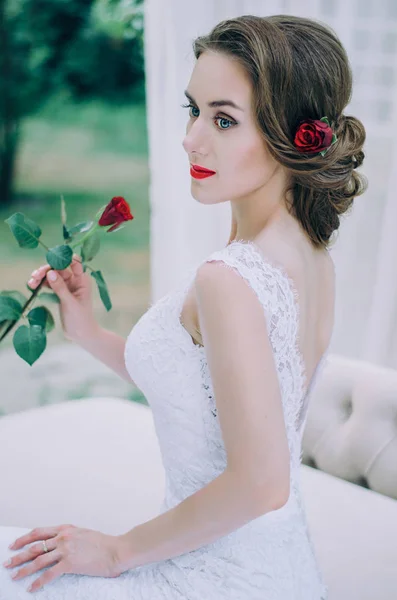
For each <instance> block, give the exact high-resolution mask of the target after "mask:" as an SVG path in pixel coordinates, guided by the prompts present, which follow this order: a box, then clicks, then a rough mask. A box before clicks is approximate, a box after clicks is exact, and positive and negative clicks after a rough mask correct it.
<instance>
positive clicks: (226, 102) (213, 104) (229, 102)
mask: <svg viewBox="0 0 397 600" xmlns="http://www.w3.org/2000/svg"><path fill="white" fill-rule="evenodd" d="M185 96H186V98H187V99H188V100H190V102H193V104H196V105H197V102H196V101H195V100H194V98H192V96H191V95H190V94H189V92H188V91H187V90H185ZM207 105H208V106H209V107H210V108H219V107H220V106H231V107H232V108H237V110H241V111H243V112H244V110H243V109H242V108H240V106H237V104H235V103H234V102H233V100H213V101H212V102H207Z"/></svg>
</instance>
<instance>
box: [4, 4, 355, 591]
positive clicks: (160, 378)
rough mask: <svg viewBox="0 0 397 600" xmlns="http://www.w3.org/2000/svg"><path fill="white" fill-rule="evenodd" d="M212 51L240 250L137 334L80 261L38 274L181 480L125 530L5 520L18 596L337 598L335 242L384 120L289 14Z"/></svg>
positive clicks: (200, 159)
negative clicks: (332, 363) (121, 323)
mask: <svg viewBox="0 0 397 600" xmlns="http://www.w3.org/2000/svg"><path fill="white" fill-rule="evenodd" d="M194 51H195V56H196V58H197V61H196V64H195V67H194V70H193V73H192V76H191V79H190V81H189V84H188V88H187V90H186V96H187V98H188V105H187V107H188V108H189V116H188V124H187V129H186V137H185V139H184V140H183V146H184V149H185V150H186V153H187V158H188V162H189V163H190V169H191V176H192V180H191V191H192V195H193V197H194V198H195V199H196V200H197V201H198V202H201V203H203V204H217V203H219V202H230V203H231V209H232V216H233V219H232V230H231V235H230V239H229V243H228V244H227V246H226V247H224V248H221V249H220V250H218V251H216V252H214V253H213V254H211V255H210V256H209V257H207V258H206V260H205V261H203V263H202V264H200V265H199V266H198V267H197V268H195V269H193V270H192V272H191V273H188V274H187V276H186V280H185V282H184V284H183V285H182V286H181V287H180V289H177V290H174V291H173V292H171V293H169V294H167V295H166V296H165V297H163V298H162V299H160V300H159V301H158V302H157V303H155V304H154V305H153V306H151V307H150V309H149V310H148V311H147V312H146V313H145V314H144V315H143V316H142V318H141V319H140V320H139V321H138V323H137V324H136V325H135V327H134V328H133V329H132V331H131V333H130V335H129V337H128V340H127V343H126V342H125V340H123V339H121V338H120V337H119V336H117V335H115V334H113V333H112V332H109V331H104V330H103V329H102V328H101V327H100V326H99V325H98V324H97V322H96V321H95V318H94V316H93V311H92V305H91V300H90V283H89V279H90V278H89V277H88V276H87V275H85V274H83V273H82V268H81V265H80V263H79V262H78V261H76V262H75V263H74V264H73V266H72V267H71V270H70V271H65V272H59V274H58V277H57V279H56V280H55V281H52V280H51V279H50V276H51V274H54V272H53V271H50V268H49V265H44V266H43V267H41V268H39V269H38V270H37V271H36V272H35V273H33V281H30V282H29V283H30V285H31V286H32V287H34V285H35V284H37V283H38V282H39V281H41V279H42V278H43V277H44V276H46V277H47V283H48V285H49V286H50V287H51V288H52V289H53V290H54V291H55V292H56V293H57V294H58V296H59V298H60V301H61V303H60V310H61V317H62V323H63V327H64V332H65V335H66V336H67V337H68V338H69V339H71V340H74V341H75V342H77V343H79V344H81V345H82V346H83V347H85V348H86V349H87V350H88V351H90V352H92V354H94V355H95V356H96V357H97V358H99V359H100V360H102V361H103V362H104V363H105V364H107V365H109V366H110V367H112V368H113V369H114V370H115V371H116V372H117V373H119V374H120V376H122V377H125V378H126V379H128V380H132V381H134V382H135V383H136V385H137V386H138V387H139V388H140V389H141V390H142V391H143V393H144V394H145V395H146V398H147V399H148V401H149V403H150V405H151V408H152V410H153V416H154V420H155V425H156V432H157V434H158V439H159V443H160V447H161V451H162V456H163V462H164V467H165V471H166V491H165V497H164V502H163V506H162V509H161V512H160V514H159V515H158V516H157V517H156V518H154V519H152V520H150V521H148V522H146V523H143V524H141V525H139V526H138V527H135V528H133V529H131V530H130V531H128V532H126V533H125V534H123V535H120V536H109V535H104V534H102V533H100V532H96V531H92V530H88V529H82V528H79V527H75V526H73V525H71V524H68V525H65V524H62V525H54V526H53V527H38V528H37V529H34V530H33V531H28V530H22V529H16V528H2V529H1V528H0V545H1V546H0V547H1V555H2V557H4V559H6V558H9V557H10V556H11V557H13V558H12V562H11V566H10V567H8V569H9V570H7V568H6V567H4V568H3V569H1V572H0V599H2V600H3V599H4V600H5V599H7V600H8V599H9V598H12V599H13V600H22V599H24V598H27V597H28V595H27V593H26V588H27V586H28V584H31V583H32V582H34V589H35V590H36V589H40V592H39V593H38V597H39V598H42V599H43V600H44V599H51V600H61V599H62V600H66V599H69V598H70V599H72V598H73V600H86V599H87V600H88V599H90V600H91V599H93V598H95V600H101V599H103V600H108V599H110V598H114V599H117V600H121V599H123V600H124V599H125V600H127V599H128V600H132V599H134V600H138V599H140V600H148V599H150V600H155V599H158V600H160V599H163V600H182V599H184V600H203V599H206V600H210V599H213V600H221V599H225V600H226V599H227V600H256V599H257V600H259V599H260V600H321V599H322V600H324V599H325V598H327V586H326V582H324V581H323V577H322V574H321V572H320V571H319V568H318V564H317V561H316V556H315V551H314V549H313V546H312V543H311V541H310V535H309V532H308V529H307V523H306V518H305V511H304V507H303V505H302V499H301V490H300V482H299V472H300V460H301V438H302V432H303V429H304V425H305V419H306V414H307V408H308V401H309V397H310V391H311V389H312V387H313V385H314V382H315V380H316V378H317V377H318V374H319V373H320V370H321V366H322V365H323V364H324V359H325V356H326V354H327V349H328V346H329V343H330V339H331V335H332V331H333V324H334V299H335V274H334V267H333V262H332V259H331V257H330V254H329V251H328V250H329V247H330V243H331V237H332V234H333V233H334V232H335V231H336V230H337V229H338V227H339V219H340V215H341V214H342V213H344V212H345V211H346V210H347V209H348V208H349V207H350V206H351V205H352V202H353V199H354V197H355V196H357V195H359V194H360V193H362V191H363V190H364V182H363V181H362V179H361V177H360V175H358V174H357V173H356V168H357V167H358V166H360V164H361V163H362V161H363V158H364V154H363V151H362V145H363V143H364V138H365V131H364V128H363V125H362V124H361V123H360V121H358V120H357V119H356V118H354V117H352V116H347V115H345V114H344V112H343V111H344V109H345V107H346V105H347V103H348V102H349V99H350V96H351V87H352V76H351V71H350V67H349V63H348V59H347V56H346V53H345V51H344V49H343V47H342V45H341V43H340V41H339V40H338V39H337V37H336V36H335V34H334V33H333V32H332V31H331V30H329V29H328V28H327V27H326V26H323V25H321V24H319V23H317V22H314V21H311V20H309V19H303V18H296V17H292V16H285V15H278V16H272V17H266V18H262V17H256V16H242V17H240V18H236V19H230V20H227V21H223V22H221V23H219V24H218V25H217V26H216V27H215V28H214V29H213V30H212V31H211V32H210V33H209V35H207V36H204V37H200V38H198V39H197V40H195V42H194ZM203 235H205V232H203ZM39 443H45V440H41V441H39ZM126 476H128V474H126ZM49 485H50V482H49ZM137 485H139V482H137ZM8 493H10V494H12V490H8ZM27 502H28V490H27ZM109 510H112V507H111V506H109ZM38 525H39V524H38ZM15 540H17V543H16V546H14V549H13V551H11V550H8V545H9V544H10V543H11V542H14V541H15ZM11 573H17V578H16V580H15V581H13V580H12V579H11V577H10V576H11Z"/></svg>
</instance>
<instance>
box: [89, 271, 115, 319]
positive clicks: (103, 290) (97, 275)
mask: <svg viewBox="0 0 397 600" xmlns="http://www.w3.org/2000/svg"><path fill="white" fill-rule="evenodd" d="M91 275H92V277H93V278H94V279H95V281H96V282H97V286H98V290H99V295H100V297H101V300H102V302H103V304H104V306H105V308H106V310H107V311H109V310H110V309H111V308H112V302H111V300H110V296H109V292H108V288H107V286H106V283H105V280H104V278H103V276H102V273H101V272H100V271H91Z"/></svg>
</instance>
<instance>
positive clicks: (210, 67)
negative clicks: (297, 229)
mask: <svg viewBox="0 0 397 600" xmlns="http://www.w3.org/2000/svg"><path fill="white" fill-rule="evenodd" d="M186 92H187V93H186V95H187V97H188V101H189V103H190V106H189V120H188V123H187V126H186V136H185V138H184V140H183V143H182V145H183V147H184V149H185V150H186V152H187V154H188V157H189V163H190V164H195V165H199V166H201V167H205V168H206V169H210V170H211V171H215V175H212V176H211V177H206V178H205V179H195V178H194V177H191V192H192V195H193V197H194V198H195V199H196V200H198V201H199V202H201V203H203V204H217V203H220V202H226V201H236V200H240V199H242V198H245V197H249V196H251V195H252V194H254V193H255V192H256V191H257V190H259V189H260V188H262V187H263V186H265V185H266V183H267V182H268V181H269V180H270V178H271V176H272V175H273V174H274V172H275V169H276V168H277V166H278V165H277V163H276V161H275V160H274V159H273V157H272V156H271V155H270V154H269V152H268V151H267V149H266V146H265V143H264V141H263V139H262V137H261V135H260V133H259V130H258V128H257V126H256V124H255V122H254V119H253V115H252V112H251V97H252V91H251V84H250V82H249V80H248V78H247V76H246V75H245V73H244V71H243V69H242V67H241V66H240V65H239V64H238V63H237V62H236V61H233V60H232V59H231V58H229V57H227V56H225V55H222V54H216V53H213V52H204V53H203V54H201V56H200V57H199V58H198V60H197V61H196V64H195V67H194V69H193V73H192V76H191V78H190V81H189V84H188V88H187V90H186ZM220 100H222V101H226V102H227V101H230V102H233V103H234V104H235V105H236V107H233V106H228V105H224V106H215V107H214V106H209V104H210V103H212V102H219V101H220Z"/></svg>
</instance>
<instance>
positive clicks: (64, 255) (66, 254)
mask: <svg viewBox="0 0 397 600" xmlns="http://www.w3.org/2000/svg"><path fill="white" fill-rule="evenodd" d="M46 259H47V262H48V264H49V265H50V266H51V267H52V268H53V269H56V270H57V271H61V270H62V269H67V267H68V266H69V265H70V263H71V262H72V259H73V250H72V248H71V247H70V246H66V245H65V244H62V245H61V246H55V247H54V248H50V249H49V250H48V252H47V254H46Z"/></svg>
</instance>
